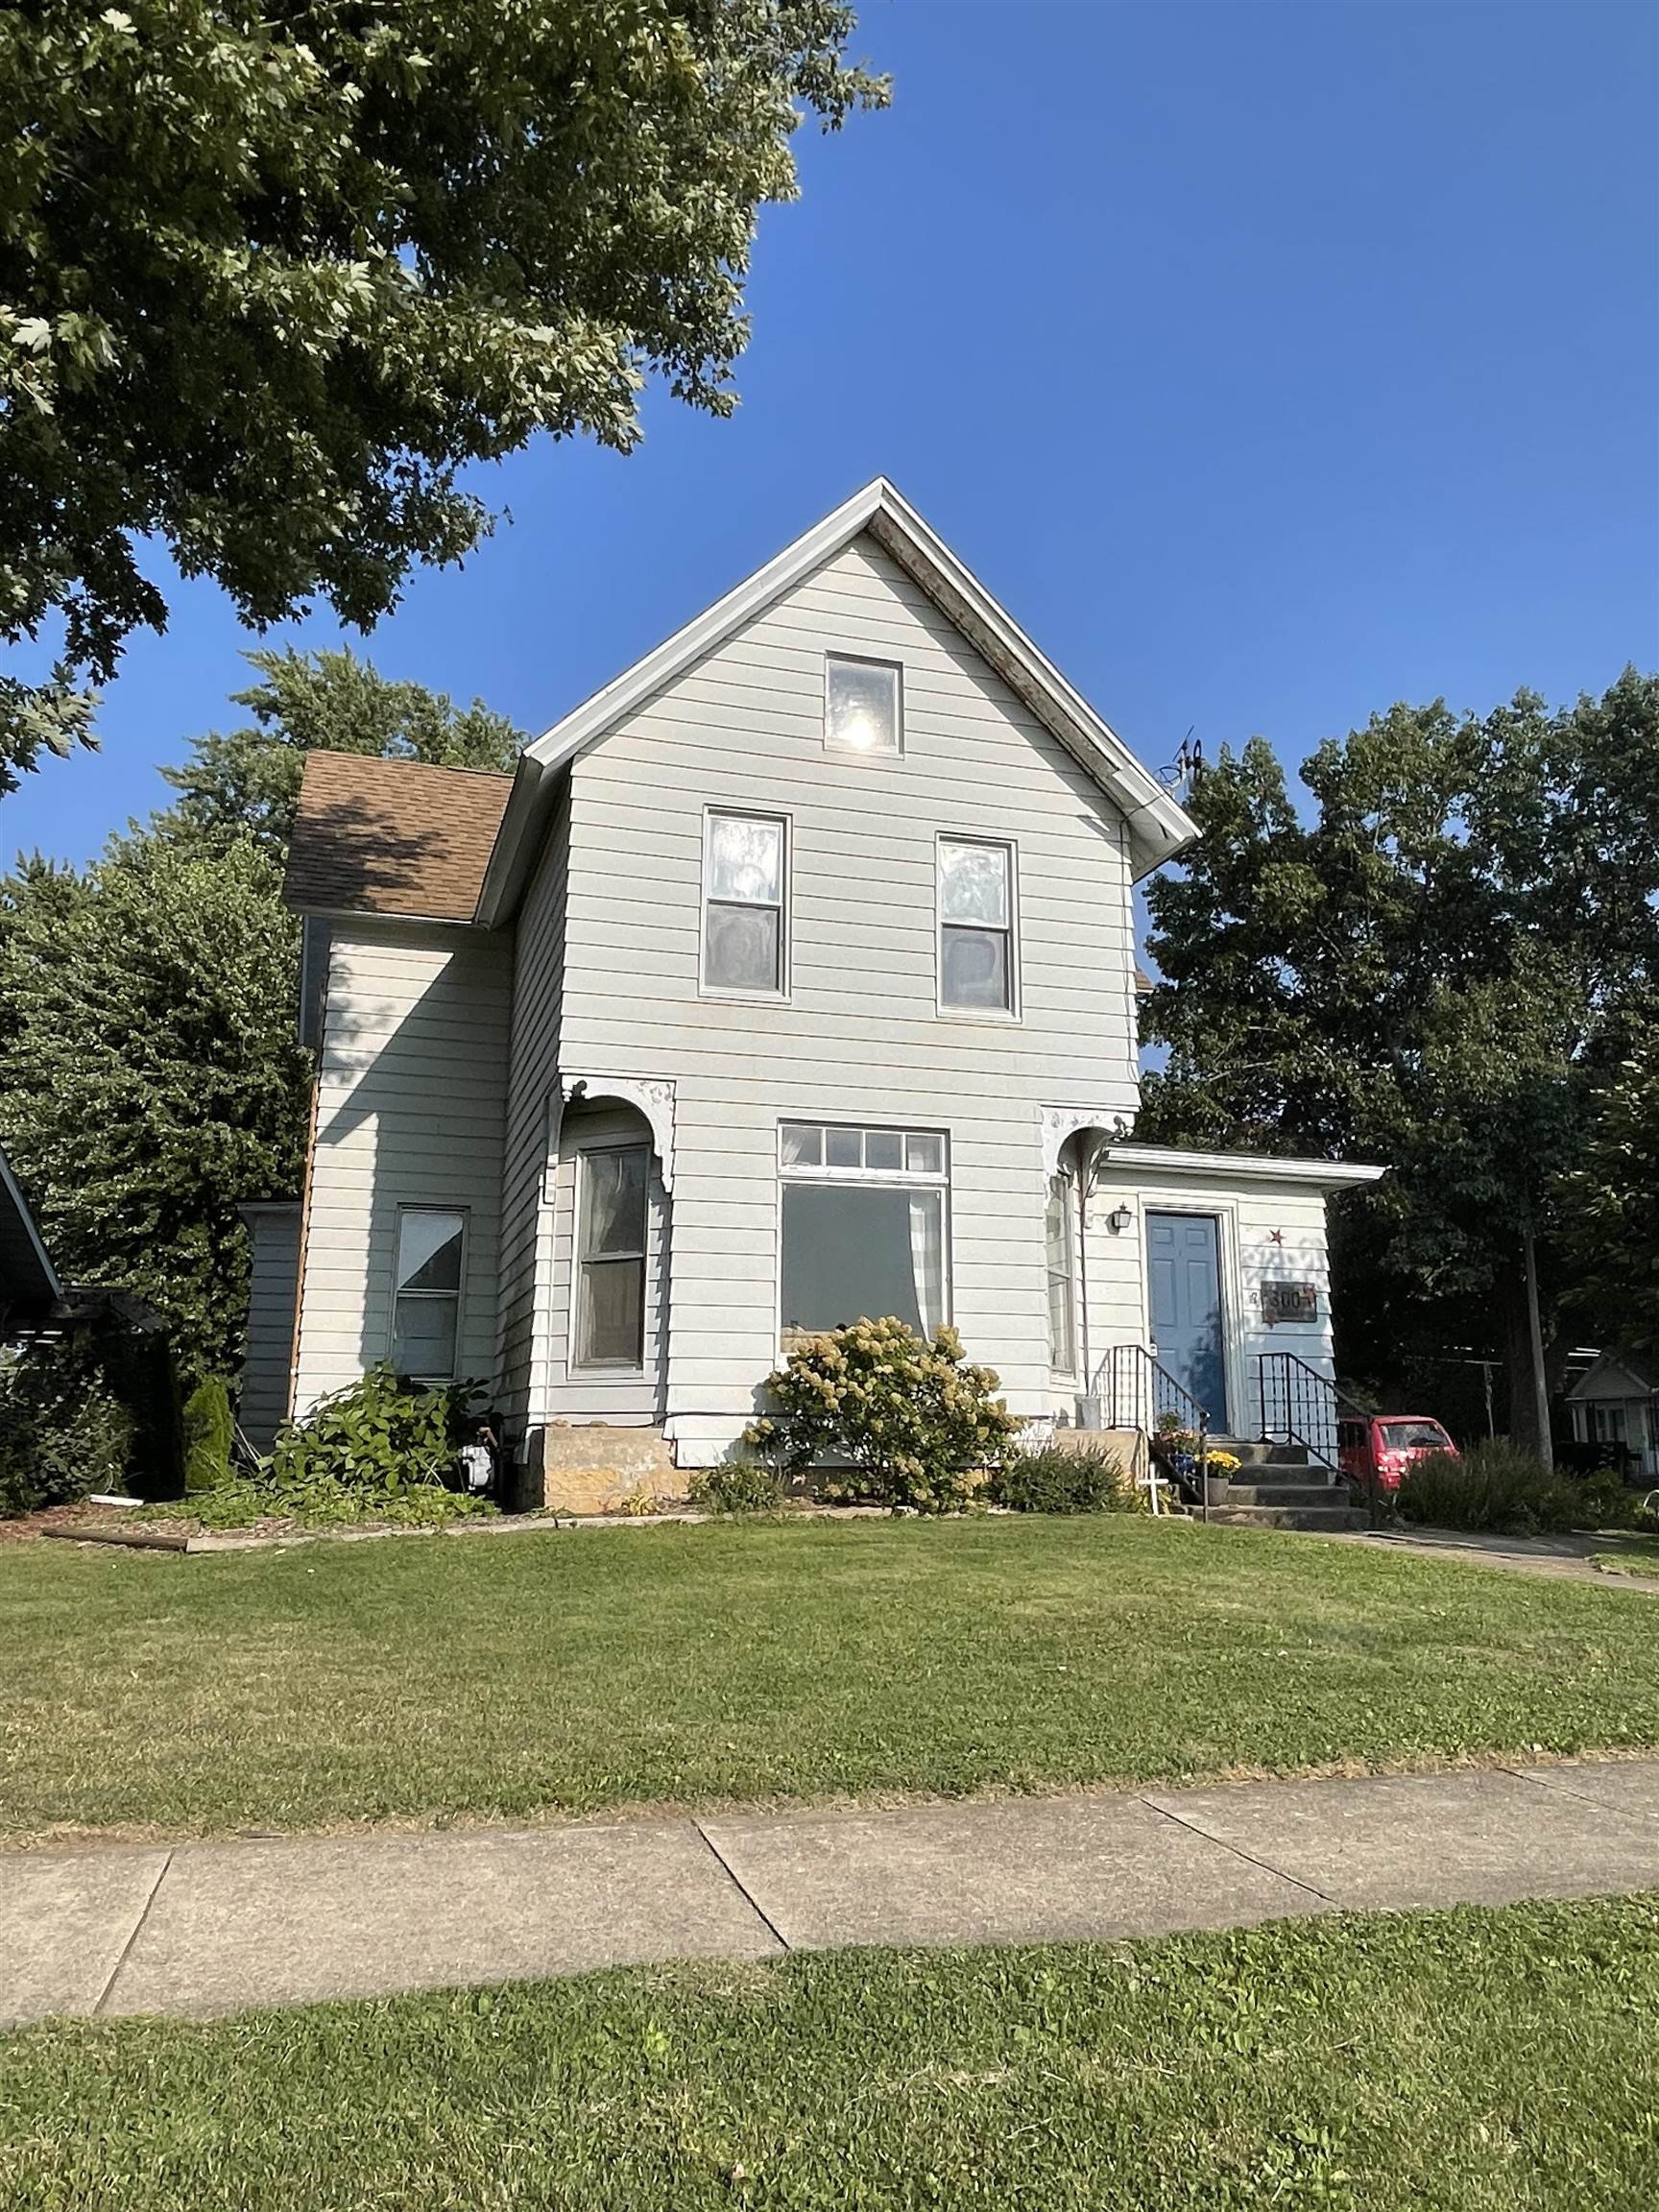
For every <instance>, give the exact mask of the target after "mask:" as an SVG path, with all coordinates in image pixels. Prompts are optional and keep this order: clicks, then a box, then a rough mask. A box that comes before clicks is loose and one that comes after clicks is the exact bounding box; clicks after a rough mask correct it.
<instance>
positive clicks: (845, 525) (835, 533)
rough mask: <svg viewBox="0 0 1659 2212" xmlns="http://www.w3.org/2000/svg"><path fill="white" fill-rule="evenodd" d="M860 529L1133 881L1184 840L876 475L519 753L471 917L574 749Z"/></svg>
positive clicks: (1161, 792) (1010, 621) (505, 898)
mask: <svg viewBox="0 0 1659 2212" xmlns="http://www.w3.org/2000/svg"><path fill="white" fill-rule="evenodd" d="M865 530H868V531H870V532H871V534H872V536H873V537H875V539H876V540H877V541H878V543H879V544H880V545H881V546H882V547H883V548H884V549H885V550H886V551H887V552H888V553H890V554H891V555H892V556H893V558H894V559H895V560H896V561H897V562H898V563H899V565H900V566H901V567H902V568H903V570H904V571H905V573H906V574H907V575H908V576H910V577H911V579H912V581H913V582H915V583H916V584H917V585H919V586H920V587H921V589H923V590H924V591H925V592H926V594H927V596H928V597H929V598H930V599H931V600H932V601H933V602H934V604H935V605H936V606H938V608H939V610H940V612H941V613H943V614H944V615H945V616H946V618H947V619H948V620H950V621H951V622H954V623H955V624H956V626H957V627H958V628H959V629H960V630H962V632H963V635H964V636H965V637H967V638H968V640H969V642H970V643H971V644H973V645H974V646H975V647H976V648H977V649H978V650H979V651H981V652H982V653H984V654H985V655H986V658H987V659H988V660H989V661H991V664H992V665H993V666H994V667H995V668H996V669H997V670H998V674H1000V675H1001V676H1002V677H1003V678H1004V680H1005V681H1006V682H1008V683H1009V684H1010V685H1011V686H1012V687H1013V688H1014V689H1015V690H1016V691H1017V692H1018V693H1019V694H1020V695H1021V696H1022V698H1023V699H1024V700H1025V702H1026V703H1027V705H1029V706H1030V707H1031V708H1032V709H1033V711H1035V712H1036V713H1037V714H1038V715H1039V716H1040V717H1041V718H1042V720H1043V721H1044V723H1045V725H1046V727H1047V728H1048V729H1049V730H1050V731H1052V733H1053V734H1054V735H1055V737H1056V738H1058V740H1059V741H1060V743H1061V744H1063V745H1064V746H1065V747H1066V749H1067V751H1068V752H1069V753H1070V755H1071V756H1072V757H1073V758H1074V759H1075V760H1076V761H1077V762H1078V764H1079V765H1080V766H1081V767H1082V768H1083V769H1084V770H1085V771H1086V772H1087V773H1088V774H1089V775H1090V776H1092V777H1093V778H1094V781H1095V782H1096V783H1098V784H1099V785H1100V787H1101V789H1102V790H1104V791H1105V792H1106V793H1107V794H1108V796H1109V797H1110V798H1111V799H1112V800H1113V801H1114V802H1115V804H1116V805H1118V806H1119V807H1120V808H1121V809H1122V812H1123V816H1124V820H1125V822H1126V823H1127V825H1128V832H1129V844H1130V853H1131V858H1132V861H1133V864H1134V874H1135V876H1136V877H1137V878H1140V877H1142V876H1145V875H1148V874H1149V873H1150V872H1151V871H1152V870H1153V869H1154V868H1157V867H1161V866H1162V865H1163V863H1164V862H1165V861H1166V860H1168V859H1171V858H1172V857H1173V856H1174V855H1175V854H1177V853H1179V852H1180V851H1182V849H1183V848H1184V847H1185V846H1188V845H1190V844H1191V843H1192V842H1193V840H1194V839H1195V838H1196V837H1197V835H1198V828H1197V825H1196V823H1194V822H1193V821H1192V819H1191V817H1190V815H1189V814H1188V813H1187V812H1186V810H1185V808H1183V807H1182V806H1181V805H1179V804H1178V803H1177V802H1176V800H1174V799H1173V798H1172V797H1171V796H1170V794H1169V793H1168V792H1167V791H1166V790H1165V788H1164V786H1163V785H1162V784H1161V783H1160V782H1159V781H1158V779H1157V778H1156V777H1155V776H1154V775H1152V774H1151V772H1150V771H1149V770H1148V769H1147V768H1145V767H1144V766H1143V765H1142V762H1141V761H1139V760H1138V759H1137V758H1136V757H1135V756H1134V754H1133V753H1132V752H1131V751H1130V750H1129V748H1128V746H1127V745H1125V744H1124V742H1123V740H1122V739H1121V738H1120V737H1119V736H1118V733H1116V731H1114V730H1113V729H1112V728H1111V727H1110V725H1109V724H1108V723H1106V722H1105V721H1103V720H1102V719H1101V717H1100V716H1099V715H1098V714H1097V713H1095V711H1094V708H1092V707H1091V706H1090V705H1089V703H1088V701H1087V700H1086V699H1084V698H1083V696H1082V694H1081V693H1080V692H1078V691H1076V690H1074V689H1073V687H1072V686H1071V685H1070V684H1069V683H1068V682H1067V681H1066V679H1065V677H1064V676H1062V675H1061V674H1060V671H1059V670H1058V669H1057V668H1056V667H1055V666H1054V664H1053V662H1052V661H1049V660H1048V659H1047V658H1046V655H1045V654H1043V653H1042V652H1040V651H1039V650H1038V648H1037V646H1035V645H1034V644H1033V643H1032V641H1031V639H1030V638H1029V637H1027V636H1026V635H1025V633H1024V631H1023V630H1022V629H1021V627H1020V625H1019V624H1018V623H1017V622H1016V621H1015V620H1014V618H1013V616H1012V615H1011V614H1009V613H1007V612H1006V610H1005V609H1004V608H1002V607H1001V606H999V605H998V602H997V601H996V600H995V599H994V598H993V597H992V596H991V594H990V592H989V591H987V590H986V589H985V587H984V586H983V585H982V584H981V583H980V582H979V580H978V578H977V577H976V576H974V574H973V573H972V571H971V570H970V569H968V568H966V567H964V565H962V563H961V562H960V561H958V560H957V558H956V556H955V554H953V553H952V552H951V551H950V547H949V546H948V545H947V544H946V543H945V542H944V541H943V540H942V539H941V538H939V537H938V536H937V535H936V534H935V533H934V532H933V531H932V530H930V529H929V528H928V526H927V524H926V522H924V521H923V519H922V517H921V516H920V515H918V514H917V512H916V510H915V509H914V508H913V507H912V506H911V505H910V503H909V502H908V500H906V499H904V498H902V496H901V495H900V493H898V492H897V491H896V490H895V489H894V487H893V486H892V485H891V484H889V483H888V481H887V479H886V478H885V477H884V476H878V477H877V478H876V479H875V480H874V482H872V483H869V484H866V485H865V486H864V488H863V490H862V491H859V492H854V494H853V496H852V498H851V499H846V500H843V501H842V503H841V505H840V506H839V507H837V508H836V509H835V510H834V512H833V513H832V514H829V515H827V516H825V517H824V519H823V521H821V522H819V523H816V524H814V526H813V527H812V528H811V529H810V530H808V531H806V532H805V535H804V536H802V537H800V538H797V539H796V540H795V541H794V543H793V544H791V545H786V546H785V547H784V548H783V550H782V552H781V553H780V554H778V555H777V556H776V557H775V558H774V559H773V560H771V561H768V562H767V563H766V565H765V566H764V567H761V568H757V569H756V571H755V573H754V574H753V575H752V576H750V577H747V578H745V580H744V581H743V582H742V583H741V584H739V585H737V586H736V587H735V588H734V589H733V590H731V591H728V592H727V593H726V594H725V596H724V597H723V598H720V599H716V600H715V602H714V604H713V605H712V606H711V607H708V608H705V610H704V611H703V613H701V614H699V615H697V616H696V617H695V618H694V619H693V620H692V621H690V622H687V623H686V624H685V628H684V629H682V630H677V631H675V633H674V635H673V636H672V637H667V638H664V640H663V641H662V643H661V645H659V646H657V647H656V648H655V649H654V651H652V652H650V653H647V654H646V656H645V658H644V659H643V660H642V661H635V663H634V665H633V666H632V667H631V668H627V669H624V671H623V672H622V674H621V675H620V676H616V677H613V679H612V681H611V682H610V683H609V684H607V685H605V686H604V688H603V689H602V690H599V691H595V692H594V693H593V695H592V697H591V698H589V699H587V700H584V702H583V703H582V705H581V706H580V707H578V708H576V709H574V710H573V711H572V712H571V713H569V714H566V715H565V718H564V720H563V721H561V722H556V723H555V724H554V725H553V727H552V728H551V729H550V730H547V731H545V732H543V733H542V734H541V736H540V737H538V738H537V739H536V740H535V742H534V743H533V744H531V745H529V746H527V747H526V748H525V751H524V754H523V756H522V757H521V759H520V761H519V765H518V771H517V778H516V780H515V783H514V788H513V792H512V795H511V797H510V798H509V800H508V802H507V810H506V813H505V815H504V816H503V818H502V823H501V829H500V831H499V832H498V834H497V836H496V840H495V850H494V853H493V854H492V856H491V861H490V867H489V870H488V872H487V874H486V876H485V879H484V889H483V892H482V894H481V896H480V898H479V902H478V914H477V919H478V921H479V922H480V923H482V924H483V925H484V926H486V927H493V926H495V925H496V923H497V922H498V921H500V920H501V919H502V918H503V917H504V916H505V914H506V913H507V912H509V911H510V910H511V907H512V904H513V902H514V900H515V898H516V897H517V890H518V888H519V886H520V882H521V878H522V875H523V872H524V871H523V866H522V863H523V858H524V854H523V842H524V839H525V837H526V835H527V834H528V833H529V831H530V830H531V829H532V828H533V826H534V823H535V822H536V820H537V819H538V818H539V817H540V814H541V805H542V804H544V802H545V800H546V798H547V797H548V796H550V788H549V786H550V781H551V778H552V776H553V775H554V774H555V773H556V772H557V771H558V770H559V769H561V768H563V767H565V765H566V763H567V762H569V761H570V760H572V759H574V757H576V755H577V754H578V753H580V752H581V750H582V749H583V747H584V746H585V745H588V744H589V743H590V742H591V741H592V740H593V739H594V738H596V737H598V736H600V735H602V734H603V733H604V732H605V731H607V730H609V729H610V728H611V727H612V726H613V724H614V723H616V722H619V721H620V720H622V718H623V717H624V716H625V715H627V714H630V713H632V712H633V711H634V709H636V708H637V707H639V706H641V705H643V704H644V702H645V701H646V700H647V699H649V698H650V697H651V696H652V694H653V693H654V692H657V691H659V690H661V687H662V686H663V685H665V684H669V683H672V682H673V680H674V678H675V677H676V676H678V675H680V674H681V673H682V672H683V671H684V670H685V669H686V668H688V667H690V666H691V664H692V663H693V662H694V661H698V660H699V659H701V657H702V656H703V655H704V654H705V653H708V652H709V651H710V650H712V648H713V647H714V646H716V645H718V644H719V643H720V642H721V641H722V639H724V638H726V637H730V636H731V635H732V633H733V631H735V630H738V629H741V627H742V626H743V624H744V623H745V622H748V621H750V620H752V619H753V617H754V616H755V615H757V614H758V613H760V612H761V610H762V609H763V608H765V607H767V606H769V605H770V604H771V603H772V601H773V600H774V599H777V598H779V597H780V596H781V594H782V593H783V592H785V591H787V590H789V589H791V588H792V587H793V586H794V585H796V584H798V583H800V582H801V581H802V580H803V579H804V578H805V577H806V576H809V575H810V574H811V573H812V571H813V570H814V569H816V568H818V567H819V566H821V565H822V564H823V563H824V562H825V561H827V560H829V558H830V557H831V555H833V554H835V553H838V552H839V551H840V550H841V548H842V547H843V546H844V545H847V544H850V543H851V542H852V541H853V540H854V538H856V537H857V536H858V535H859V533H860V532H861V531H865Z"/></svg>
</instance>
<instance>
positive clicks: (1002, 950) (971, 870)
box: [939, 837, 1014, 1014]
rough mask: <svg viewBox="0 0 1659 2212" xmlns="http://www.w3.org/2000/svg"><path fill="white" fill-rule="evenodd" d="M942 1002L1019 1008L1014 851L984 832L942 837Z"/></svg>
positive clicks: (981, 1009)
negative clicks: (1016, 1001)
mask: <svg viewBox="0 0 1659 2212" xmlns="http://www.w3.org/2000/svg"><path fill="white" fill-rule="evenodd" d="M939 1003H940V1004H941V1005H942V1006H950V1007H953V1008H956V1009H958V1010H960V1011H961V1012H963V1013H974V1014H1012V1013H1013V1011H1014V850H1013V847H1012V846H1009V845H993V844H988V843H986V841H985V840H984V839H983V838H979V837H941V838H940V840H939Z"/></svg>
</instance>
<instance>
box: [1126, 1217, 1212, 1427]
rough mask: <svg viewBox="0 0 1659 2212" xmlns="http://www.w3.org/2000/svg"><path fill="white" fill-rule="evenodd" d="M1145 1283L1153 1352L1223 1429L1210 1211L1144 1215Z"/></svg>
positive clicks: (1159, 1361)
mask: <svg viewBox="0 0 1659 2212" xmlns="http://www.w3.org/2000/svg"><path fill="white" fill-rule="evenodd" d="M1146 1286H1147V1293H1148V1304H1149V1305H1150V1308H1151V1315H1152V1343H1153V1356H1154V1357H1155V1358H1156V1359H1157V1361H1158V1364H1159V1366H1160V1367H1163V1368H1165V1369H1166V1370H1167V1372H1168V1373H1169V1374H1171V1375H1173V1376H1174V1378H1175V1380H1176V1382H1177V1383H1180V1384H1181V1385H1182V1387H1183V1388H1184V1389H1187V1390H1190V1392H1191V1393H1192V1395H1193V1397H1194V1398H1196V1399H1197V1401H1198V1403H1199V1405H1200V1406H1202V1407H1204V1410H1205V1411H1206V1412H1207V1413H1208V1414H1209V1416H1210V1427H1211V1430H1212V1431H1213V1432H1214V1433H1215V1434H1218V1435H1225V1434H1226V1432H1227V1358H1226V1349H1225V1341H1224V1338H1223V1336H1222V1333H1221V1255H1220V1244H1219V1239H1218V1238H1217V1236H1216V1232H1215V1216H1214V1214H1147V1216H1146Z"/></svg>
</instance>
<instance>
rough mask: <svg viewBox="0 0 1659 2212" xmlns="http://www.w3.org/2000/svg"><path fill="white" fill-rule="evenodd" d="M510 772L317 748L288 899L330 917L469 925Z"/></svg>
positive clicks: (305, 783)
mask: <svg viewBox="0 0 1659 2212" xmlns="http://www.w3.org/2000/svg"><path fill="white" fill-rule="evenodd" d="M512 788H513V779H512V777H511V776H494V775H490V774H487V773H486V772H485V771H483V770H482V769H473V768H429V767H427V766H426V765H425V763H424V762H422V761H419V760H382V759H379V758H376V757H373V756H372V755H369V754H363V753H308V754H307V755H306V756H305V773H304V777H303V779H302V780H301V785H300V807H299V812H298V814H297V815H296V817H295V822H294V837H293V842H292V843H291V844H290V846H289V848H288V874H287V877H286V878H285V880H284V883H283V897H284V898H285V899H286V900H287V902H288V903H289V905H290V906H298V907H300V908H301V909H304V910H308V911H311V912H324V913H330V914H406V915H410V916H421V917H423V918H424V919H425V920H427V921H431V922H470V921H471V919H472V915H473V912H474V910H475V908H476V907H477V904H478V894H479V891H480V890H481V889H482V888H483V883H484V871H485V869H486V868H487V867H488V865H489V862H490V854H491V849H492V848H493V845H494V843H495V832H496V830H497V829H500V827H501V817H502V815H503V813H504V812H505V811H506V807H507V795H508V793H509V792H510V791H511V790H512Z"/></svg>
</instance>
